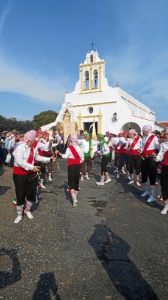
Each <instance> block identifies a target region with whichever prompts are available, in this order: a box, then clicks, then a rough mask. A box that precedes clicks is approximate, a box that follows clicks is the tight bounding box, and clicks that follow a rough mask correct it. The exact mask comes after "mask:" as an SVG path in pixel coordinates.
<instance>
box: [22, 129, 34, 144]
mask: <svg viewBox="0 0 168 300" xmlns="http://www.w3.org/2000/svg"><path fill="white" fill-rule="evenodd" d="M35 139H36V131H35V130H30V131H28V132H26V133H25V135H24V137H23V142H26V143H27V142H28V141H32V140H35Z"/></svg>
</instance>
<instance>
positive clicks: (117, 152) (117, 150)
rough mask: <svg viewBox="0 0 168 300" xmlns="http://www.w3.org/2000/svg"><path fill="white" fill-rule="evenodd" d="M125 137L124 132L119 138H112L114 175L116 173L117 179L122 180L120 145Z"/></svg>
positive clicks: (120, 133)
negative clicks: (120, 141)
mask: <svg viewBox="0 0 168 300" xmlns="http://www.w3.org/2000/svg"><path fill="white" fill-rule="evenodd" d="M122 136H123V132H119V134H118V136H115V137H113V138H112V148H113V149H114V151H115V152H114V168H115V170H114V173H116V177H117V178H120V174H119V172H118V168H119V161H120V143H119V139H120V137H122Z"/></svg>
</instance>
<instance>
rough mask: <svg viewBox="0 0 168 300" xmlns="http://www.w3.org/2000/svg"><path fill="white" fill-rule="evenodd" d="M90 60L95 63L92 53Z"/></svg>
mask: <svg viewBox="0 0 168 300" xmlns="http://www.w3.org/2000/svg"><path fill="white" fill-rule="evenodd" d="M90 62H91V63H93V55H92V54H91V55H90Z"/></svg>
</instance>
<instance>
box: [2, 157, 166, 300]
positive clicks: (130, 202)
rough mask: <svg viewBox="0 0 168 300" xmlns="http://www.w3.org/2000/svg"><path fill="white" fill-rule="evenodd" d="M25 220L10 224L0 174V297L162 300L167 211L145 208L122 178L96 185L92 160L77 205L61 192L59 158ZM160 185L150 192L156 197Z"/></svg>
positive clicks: (5, 183)
mask: <svg viewBox="0 0 168 300" xmlns="http://www.w3.org/2000/svg"><path fill="white" fill-rule="evenodd" d="M59 162H60V166H61V169H62V170H61V171H56V167H55V165H54V170H55V173H53V182H52V183H49V182H47V184H46V187H47V188H46V190H42V191H41V193H40V201H39V204H35V205H34V207H33V215H34V219H33V220H29V219H28V218H27V217H26V216H25V217H24V218H23V220H22V222H21V223H19V224H14V223H13V221H14V219H15V217H16V209H15V207H14V206H13V205H12V199H13V197H14V195H15V192H14V186H13V181H12V172H11V169H10V168H7V167H5V168H4V170H2V168H1V170H0V172H1V175H0V212H1V218H0V236H1V246H0V299H5V300H6V299H16V300H18V299H19V300H22V299H23V300H29V299H31V300H35V299H39V300H43V299H45V300H49V299H56V300H60V299H61V300H84V299H87V300H110V299H114V300H119V299H128V300H132V299H135V300H136V299H138V300H140V299H144V300H147V299H150V300H155V299H160V300H167V299H168V289H167V277H168V254H167V253H168V214H167V215H161V214H160V210H161V208H162V206H163V205H162V203H161V202H159V201H158V200H157V201H155V202H153V203H151V204H147V203H146V199H141V197H140V194H141V191H142V188H137V187H136V186H135V185H131V186H130V185H128V184H127V182H128V181H127V179H126V178H125V176H124V175H123V176H121V178H120V179H118V180H117V179H116V178H115V175H114V174H113V172H112V171H113V169H112V168H109V172H110V176H111V178H112V181H111V182H109V183H107V184H106V185H104V186H96V180H98V179H99V175H100V161H99V160H97V161H93V168H92V174H91V176H90V180H84V181H81V182H80V187H81V191H80V193H79V202H78V206H77V208H72V204H71V201H70V195H69V193H68V192H67V168H66V161H65V160H63V159H60V160H59ZM158 194H160V188H159V187H157V188H156V199H157V195H158Z"/></svg>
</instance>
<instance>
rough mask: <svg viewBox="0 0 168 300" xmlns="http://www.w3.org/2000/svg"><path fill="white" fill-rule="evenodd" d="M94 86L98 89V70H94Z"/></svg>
mask: <svg viewBox="0 0 168 300" xmlns="http://www.w3.org/2000/svg"><path fill="white" fill-rule="evenodd" d="M93 88H94V89H97V88H98V71H97V70H94V72H93Z"/></svg>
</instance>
